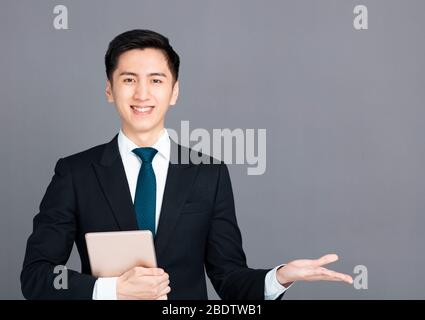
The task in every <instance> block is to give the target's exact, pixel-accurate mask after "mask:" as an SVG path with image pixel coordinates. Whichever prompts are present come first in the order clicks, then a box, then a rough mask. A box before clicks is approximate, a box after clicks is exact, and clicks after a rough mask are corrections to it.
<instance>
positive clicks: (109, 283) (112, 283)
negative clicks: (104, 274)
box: [93, 277, 117, 300]
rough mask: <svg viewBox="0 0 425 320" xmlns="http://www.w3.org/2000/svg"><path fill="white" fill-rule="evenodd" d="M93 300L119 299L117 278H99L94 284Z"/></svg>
mask: <svg viewBox="0 0 425 320" xmlns="http://www.w3.org/2000/svg"><path fill="white" fill-rule="evenodd" d="M93 300H117V278H116V277H113V278H98V279H97V280H96V282H95V284H94V289H93Z"/></svg>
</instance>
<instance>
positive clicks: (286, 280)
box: [276, 254, 353, 286]
mask: <svg viewBox="0 0 425 320" xmlns="http://www.w3.org/2000/svg"><path fill="white" fill-rule="evenodd" d="M337 260H338V256H337V255H336V254H327V255H324V256H323V257H321V258H319V259H313V260H310V259H301V260H294V261H291V262H289V263H287V264H286V265H284V266H282V267H280V268H279V269H278V270H277V272H276V277H277V280H278V281H279V283H280V284H282V285H283V286H288V285H290V284H291V283H292V282H294V281H298V280H303V281H320V280H324V281H344V282H347V283H350V284H351V283H353V278H352V277H351V276H349V275H348V274H344V273H339V272H336V271H332V270H329V269H326V268H323V266H324V265H326V264H329V263H332V262H335V261H337Z"/></svg>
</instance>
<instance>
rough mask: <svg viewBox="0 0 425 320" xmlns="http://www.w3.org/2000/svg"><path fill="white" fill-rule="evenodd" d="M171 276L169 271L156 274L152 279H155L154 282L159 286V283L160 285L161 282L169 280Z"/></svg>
mask: <svg viewBox="0 0 425 320" xmlns="http://www.w3.org/2000/svg"><path fill="white" fill-rule="evenodd" d="M169 278H170V277H169V276H168V273H164V274H163V275H161V276H154V277H152V281H153V282H152V283H153V284H154V285H156V286H158V285H160V284H162V283H164V282H167V281H169Z"/></svg>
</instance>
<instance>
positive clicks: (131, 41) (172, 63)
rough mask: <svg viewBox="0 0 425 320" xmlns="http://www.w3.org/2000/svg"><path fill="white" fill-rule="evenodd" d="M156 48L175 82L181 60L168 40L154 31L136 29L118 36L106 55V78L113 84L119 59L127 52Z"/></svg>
mask: <svg viewBox="0 0 425 320" xmlns="http://www.w3.org/2000/svg"><path fill="white" fill-rule="evenodd" d="M146 48H154V49H159V50H161V51H162V52H163V53H164V55H165V57H166V59H167V62H168V67H169V68H170V71H171V74H172V75H173V77H174V81H177V79H178V77H179V66H180V58H179V55H178V54H177V52H175V51H174V49H173V47H172V46H171V45H170V42H169V41H168V38H166V37H164V36H163V35H162V34H159V33H157V32H155V31H152V30H141V29H135V30H130V31H126V32H124V33H121V34H119V35H118V36H116V37H115V38H114V39H113V40H112V41H111V42H110V43H109V47H108V50H107V51H106V54H105V67H106V76H107V77H108V79H109V81H111V82H112V74H113V72H114V71H115V69H116V68H117V65H118V58H119V57H120V55H121V54H123V53H124V52H126V51H129V50H133V49H142V50H143V49H146Z"/></svg>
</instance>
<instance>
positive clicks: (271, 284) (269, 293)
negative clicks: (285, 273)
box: [264, 264, 293, 300]
mask: <svg viewBox="0 0 425 320" xmlns="http://www.w3.org/2000/svg"><path fill="white" fill-rule="evenodd" d="M282 266H284V264H281V265H279V266H277V267H275V268H274V269H272V270H270V271H269V272H267V274H266V278H265V280H264V299H265V300H275V299H277V298H278V297H279V296H280V295H281V294H282V293H284V292H285V291H286V290H288V289H289V288H290V287H291V286H292V284H293V283H291V284H290V285H289V286H288V287H284V286H283V285H281V284H280V283H279V281H277V277H276V271H277V269H279V268H280V267H282Z"/></svg>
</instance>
